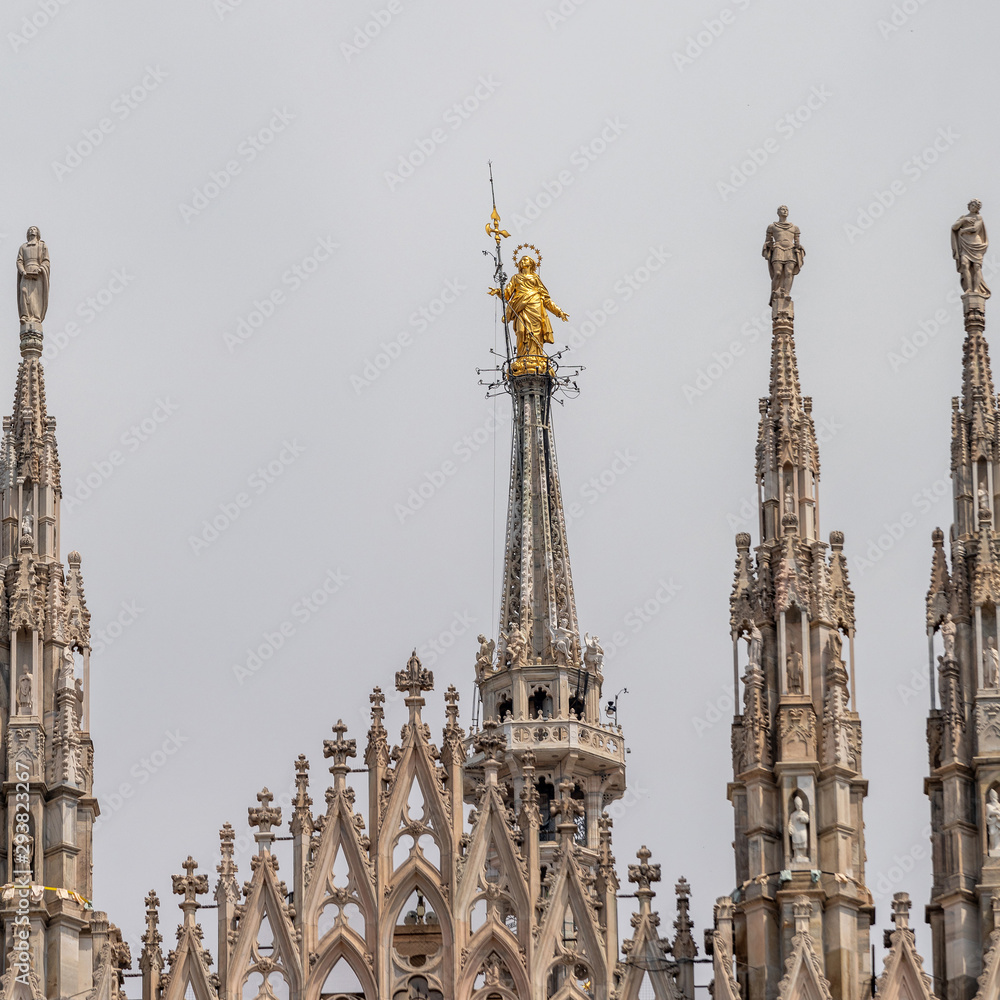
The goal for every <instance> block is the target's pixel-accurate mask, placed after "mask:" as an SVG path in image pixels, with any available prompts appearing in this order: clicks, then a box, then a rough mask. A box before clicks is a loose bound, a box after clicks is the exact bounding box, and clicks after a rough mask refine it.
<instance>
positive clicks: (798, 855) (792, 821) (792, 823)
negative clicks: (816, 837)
mask: <svg viewBox="0 0 1000 1000" xmlns="http://www.w3.org/2000/svg"><path fill="white" fill-rule="evenodd" d="M792 805H794V806H795V810H794V811H793V812H792V815H791V816H789V817H788V833H789V836H790V838H791V841H792V860H793V861H794V862H795V863H796V864H808V863H809V813H807V812H806V811H805V809H803V808H802V799H801V798H800V797H799V796H798V795H796V796H795V798H794V799H792Z"/></svg>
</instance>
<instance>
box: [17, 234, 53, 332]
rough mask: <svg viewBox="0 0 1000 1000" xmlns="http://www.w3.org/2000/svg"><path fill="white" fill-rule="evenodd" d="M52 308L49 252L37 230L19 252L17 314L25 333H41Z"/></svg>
mask: <svg viewBox="0 0 1000 1000" xmlns="http://www.w3.org/2000/svg"><path fill="white" fill-rule="evenodd" d="M48 308H49V251H48V248H47V247H46V246H45V244H44V243H43V242H42V238H41V234H40V233H39V231H38V227H37V226H31V228H30V229H29V230H28V235H27V242H26V243H22V244H21V249H20V250H18V251H17V312H18V315H19V316H20V319H21V333H41V332H42V320H44V319H45V313H46V311H47V310H48Z"/></svg>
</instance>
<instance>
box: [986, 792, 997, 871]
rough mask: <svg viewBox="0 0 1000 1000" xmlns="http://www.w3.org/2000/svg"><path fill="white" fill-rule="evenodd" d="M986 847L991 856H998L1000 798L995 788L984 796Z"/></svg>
mask: <svg viewBox="0 0 1000 1000" xmlns="http://www.w3.org/2000/svg"><path fill="white" fill-rule="evenodd" d="M986 849H987V852H988V853H989V856H990V857H991V858H1000V800H998V798H997V790H996V789H995V788H991V789H990V790H989V793H988V794H987V796H986Z"/></svg>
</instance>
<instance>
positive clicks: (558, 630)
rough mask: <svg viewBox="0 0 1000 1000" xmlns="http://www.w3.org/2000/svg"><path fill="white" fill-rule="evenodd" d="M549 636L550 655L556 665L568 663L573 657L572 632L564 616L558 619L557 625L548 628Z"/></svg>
mask: <svg viewBox="0 0 1000 1000" xmlns="http://www.w3.org/2000/svg"><path fill="white" fill-rule="evenodd" d="M549 635H550V637H551V639H552V653H553V656H554V657H555V661H556V663H561V664H563V665H565V664H567V663H569V661H570V657H571V656H572V655H573V630H572V629H571V628H570V627H569V621H568V620H567V619H566V617H565V615H564V616H562V617H561V618H560V619H559V624H558V625H550V626H549Z"/></svg>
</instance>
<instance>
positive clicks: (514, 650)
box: [501, 624, 528, 667]
mask: <svg viewBox="0 0 1000 1000" xmlns="http://www.w3.org/2000/svg"><path fill="white" fill-rule="evenodd" d="M501 635H503V637H504V640H505V642H506V647H505V648H506V654H507V659H508V661H509V662H510V665H511V666H512V667H523V666H524V665H525V664H526V663H527V662H528V637H527V636H526V635H525V634H524V630H523V629H522V628H521V626H520V625H518V624H515V625H514V627H513V628H512V629H511V630H510V633H506V632H502V633H501Z"/></svg>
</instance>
